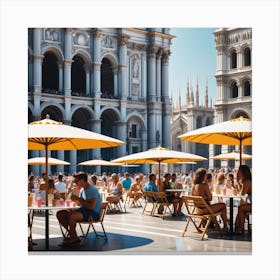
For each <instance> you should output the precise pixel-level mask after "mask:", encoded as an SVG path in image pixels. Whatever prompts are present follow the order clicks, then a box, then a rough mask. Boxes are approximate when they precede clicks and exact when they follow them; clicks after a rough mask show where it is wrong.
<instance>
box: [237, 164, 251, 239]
mask: <svg viewBox="0 0 280 280" xmlns="http://www.w3.org/2000/svg"><path fill="white" fill-rule="evenodd" d="M236 179H237V183H238V186H239V190H240V194H241V195H242V196H244V195H247V200H246V201H243V200H241V203H240V205H239V206H238V212H237V215H236V218H235V232H236V233H237V234H240V233H242V232H243V231H244V223H245V219H246V215H247V214H248V213H252V174H251V170H250V168H249V167H248V166H247V165H240V166H239V169H238V171H237V176H236ZM248 200H249V201H248Z"/></svg>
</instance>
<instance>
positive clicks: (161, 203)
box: [152, 192, 172, 219]
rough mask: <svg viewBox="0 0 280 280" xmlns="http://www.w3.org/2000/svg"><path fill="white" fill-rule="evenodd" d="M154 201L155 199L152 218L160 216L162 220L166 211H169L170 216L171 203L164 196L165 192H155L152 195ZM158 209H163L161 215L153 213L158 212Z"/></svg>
mask: <svg viewBox="0 0 280 280" xmlns="http://www.w3.org/2000/svg"><path fill="white" fill-rule="evenodd" d="M154 196H155V199H156V205H155V207H154V212H153V214H152V215H153V216H160V217H162V218H163V219H164V217H165V214H166V210H167V209H168V210H169V213H170V214H171V215H172V211H171V209H170V205H172V202H169V201H168V199H167V196H166V193H165V192H155V193H154ZM160 207H163V212H162V214H159V213H155V212H156V210H158V209H159V208H160Z"/></svg>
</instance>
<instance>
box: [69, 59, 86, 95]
mask: <svg viewBox="0 0 280 280" xmlns="http://www.w3.org/2000/svg"><path fill="white" fill-rule="evenodd" d="M73 60H74V62H73V63H72V69H71V89H72V95H79V96H80V95H84V94H85V92H86V73H85V68H84V65H85V62H84V60H83V58H82V57H80V56H78V55H75V56H74V58H73Z"/></svg>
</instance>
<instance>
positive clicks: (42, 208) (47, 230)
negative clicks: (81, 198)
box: [28, 205, 79, 250]
mask: <svg viewBox="0 0 280 280" xmlns="http://www.w3.org/2000/svg"><path fill="white" fill-rule="evenodd" d="M76 208H79V207H78V206H70V207H66V206H64V205H63V206H41V207H38V206H30V207H28V212H33V211H34V210H43V211H45V249H46V250H49V210H54V211H55V210H62V209H76Z"/></svg>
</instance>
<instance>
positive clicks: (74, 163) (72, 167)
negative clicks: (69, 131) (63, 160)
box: [69, 150, 77, 174]
mask: <svg viewBox="0 0 280 280" xmlns="http://www.w3.org/2000/svg"><path fill="white" fill-rule="evenodd" d="M70 162H71V165H70V169H69V173H70V174H73V173H75V172H76V168H77V167H76V166H77V151H76V150H71V151H70Z"/></svg>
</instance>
